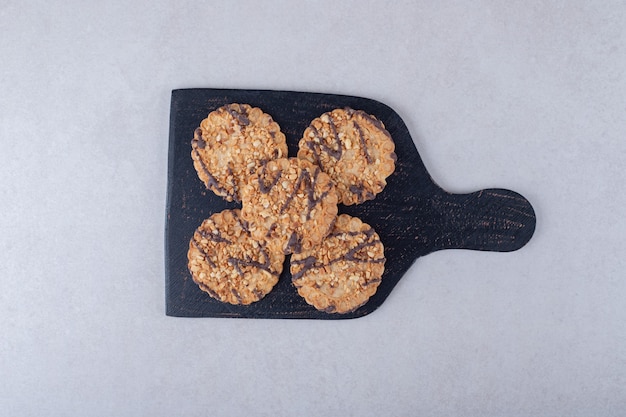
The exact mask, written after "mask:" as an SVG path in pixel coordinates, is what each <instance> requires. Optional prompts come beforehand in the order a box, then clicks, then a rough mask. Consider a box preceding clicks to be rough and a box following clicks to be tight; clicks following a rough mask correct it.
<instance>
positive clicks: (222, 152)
mask: <svg viewBox="0 0 626 417" xmlns="http://www.w3.org/2000/svg"><path fill="white" fill-rule="evenodd" d="M286 156H287V142H286V140H285V135H284V134H283V133H282V132H281V131H280V127H279V126H278V124H277V123H276V122H275V121H274V120H273V119H272V117H271V116H270V115H269V114H266V113H264V112H263V111H262V110H261V109H259V108H257V107H254V108H253V107H251V106H250V105H248V104H236V103H234V104H228V105H225V106H223V107H220V108H219V109H217V110H215V111H212V112H211V113H209V115H208V117H207V118H206V119H204V120H202V122H201V123H200V127H198V128H197V129H196V130H195V132H194V137H193V140H192V141H191V157H192V158H193V165H194V167H195V169H196V171H197V173H198V176H199V177H200V179H201V180H202V182H204V185H205V186H206V188H207V189H210V190H212V191H213V192H214V193H215V194H217V195H219V196H222V197H224V198H225V199H226V200H228V201H233V200H235V201H241V188H242V187H243V185H244V184H246V182H247V181H248V177H249V176H250V175H251V174H252V173H253V172H254V171H255V170H256V168H257V167H258V166H259V165H261V164H262V163H264V162H265V161H268V160H270V159H276V158H281V157H286Z"/></svg>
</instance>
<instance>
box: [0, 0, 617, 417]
mask: <svg viewBox="0 0 626 417" xmlns="http://www.w3.org/2000/svg"><path fill="white" fill-rule="evenodd" d="M624 21H626V4H625V3H624V2H623V1H613V0H608V1H600V0H589V1H582V0H573V1H569V2H544V1H538V0H531V1H517V0H516V1H511V2H503V3H501V4H500V3H498V2H492V1H486V0H478V1H476V2H448V1H445V2H438V1H422V2H410V1H394V2H390V1H362V2H359V1H343V2H334V1H332V2H331V1H317V2H312V1H311V2H292V1H266V2H254V1H233V2H217V1H215V2H213V1H209V2H196V1H159V0H156V1H151V2H148V1H135V2H123V1H119V0H114V1H109V2H99V3H98V4H95V3H93V2H79V1H57V2H44V1H31V2H21V1H12V0H3V1H2V2H1V3H0V33H1V34H2V36H0V56H1V57H2V62H1V63H0V87H1V91H2V94H1V95H0V140H1V145H2V146H1V148H0V149H1V151H0V179H1V182H0V213H1V216H0V230H1V231H2V234H1V237H0V333H1V335H2V342H1V343H0V375H2V377H1V378H0V409H1V410H3V411H2V414H6V415H15V416H40V415H50V416H56V415H86V416H111V415H116V416H136V415H151V416H171V415H185V416H195V415H197V416H204V415H207V413H210V414H211V415H229V416H246V415H250V416H252V415H254V416H278V415H285V416H287V415H302V416H306V415H355V416H363V417H366V416H380V415H397V416H405V415H429V416H450V415H464V416H502V415H507V416H529V415H532V416H557V415H567V416H588V415H602V416H618V415H623V414H622V413H623V410H624V409H626V388H625V387H626V325H625V323H626V304H625V302H624V300H626V278H625V275H626V274H625V273H624V270H626V262H625V257H624V256H623V245H624V243H625V239H624V235H625V234H626V223H625V222H624V220H623V218H622V217H623V214H622V213H623V207H624V206H625V204H626V196H625V195H626V193H625V189H624V186H623V183H624V180H625V179H626V178H625V174H624V167H625V165H626V140H625V136H626V116H625V115H626V77H624V74H625V73H626V46H625V45H626V26H625V25H624ZM186 87H216V88H217V87H219V88H255V89H257V88H263V89H287V90H297V91H316V92H327V93H337V94H350V95H360V96H364V97H369V98H373V99H377V100H380V101H382V102H384V103H386V104H388V105H390V106H391V107H393V108H394V109H395V110H396V111H397V112H398V113H399V114H400V115H401V117H402V118H403V120H404V121H405V122H406V124H407V126H408V128H409V130H410V132H411V135H412V137H413V139H414V140H415V142H416V145H417V148H418V149H419V151H420V154H421V156H422V159H423V160H424V162H425V164H426V166H427V168H428V170H429V172H430V173H431V174H432V175H433V177H434V178H435V180H436V181H437V182H438V183H439V184H440V185H441V186H442V187H444V188H446V189H447V190H448V191H452V192H470V191H474V190H477V189H480V188H487V187H504V188H510V189H512V190H515V191H518V192H520V193H521V194H523V195H524V196H526V197H527V198H528V199H529V200H530V201H531V202H532V203H533V205H534V207H535V209H536V211H537V216H538V222H537V231H536V233H535V236H534V237H533V239H532V240H531V241H530V243H529V244H528V245H527V246H525V247H524V248H522V249H521V250H519V251H517V252H512V253H507V254H502V253H483V252H473V251H461V250H459V251H443V252H438V253H435V254H431V255H428V256H426V257H424V258H420V259H419V260H418V261H417V262H416V263H415V264H414V265H413V267H412V268H411V269H410V270H409V273H408V274H407V276H405V278H404V279H403V280H402V281H401V282H400V283H399V284H398V286H397V287H396V288H395V289H394V290H393V292H392V294H391V295H390V297H389V298H388V299H387V300H386V301H385V303H384V304H383V306H382V307H381V308H380V309H378V310H377V311H376V312H374V313H373V314H371V315H369V316H366V317H363V318H360V319H356V320H344V321H288V320H245V319H241V320H234V319H180V318H172V317H166V316H165V301H164V259H163V257H164V242H163V239H164V222H165V191H166V171H167V142H168V123H169V100H170V92H171V90H172V89H176V88H186Z"/></svg>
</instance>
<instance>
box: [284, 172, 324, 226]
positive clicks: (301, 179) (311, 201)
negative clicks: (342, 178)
mask: <svg viewBox="0 0 626 417" xmlns="http://www.w3.org/2000/svg"><path fill="white" fill-rule="evenodd" d="M320 173H321V170H320V168H319V167H317V166H316V167H315V171H313V178H312V179H311V174H310V172H309V170H307V169H304V168H303V169H301V170H300V175H298V179H297V180H296V183H295V185H294V187H293V192H292V193H291V194H289V195H288V196H287V199H286V200H285V202H284V203H283V205H282V206H281V208H280V213H284V212H285V210H286V209H287V207H289V205H290V204H291V202H292V200H293V199H294V198H295V196H296V194H298V192H299V191H300V187H301V186H302V185H303V184H304V187H303V191H305V192H306V196H307V207H306V219H307V220H309V219H310V218H311V211H313V209H314V208H315V206H317V205H318V204H320V203H321V202H322V201H323V200H324V198H326V196H327V195H328V193H329V192H330V190H331V187H330V186H329V187H328V188H327V189H326V190H325V191H323V192H322V193H321V194H320V195H319V196H318V197H315V188H316V187H317V180H318V177H319V174H320Z"/></svg>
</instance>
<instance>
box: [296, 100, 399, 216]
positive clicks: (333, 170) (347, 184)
mask: <svg viewBox="0 0 626 417" xmlns="http://www.w3.org/2000/svg"><path fill="white" fill-rule="evenodd" d="M298 145H299V151H298V158H302V159H306V160H308V161H310V162H312V163H314V164H317V165H319V166H320V167H321V168H322V170H323V171H324V172H326V173H327V174H328V175H330V176H331V178H332V179H333V181H334V182H335V186H336V187H337V194H338V195H339V202H341V203H343V204H346V205H351V204H359V203H362V202H364V201H366V200H372V199H373V198H374V197H375V196H376V194H378V193H380V192H381V191H382V190H383V188H385V185H387V181H386V178H387V177H388V176H389V175H391V173H392V172H393V171H394V169H395V161H396V154H395V153H394V150H395V144H394V142H393V140H392V138H391V135H390V134H389V132H388V131H387V130H386V129H385V126H384V125H383V123H382V122H381V121H379V120H378V119H376V118H375V117H374V116H372V115H369V114H367V113H365V112H364V111H362V110H353V109H350V108H344V109H335V110H333V111H331V112H328V113H324V114H322V115H321V116H320V117H318V118H316V119H314V120H313V121H312V122H311V124H310V125H309V127H307V128H306V130H305V131H304V134H303V136H302V139H300V142H299V144H298Z"/></svg>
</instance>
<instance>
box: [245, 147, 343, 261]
mask: <svg viewBox="0 0 626 417" xmlns="http://www.w3.org/2000/svg"><path fill="white" fill-rule="evenodd" d="M242 204H243V208H242V209H241V216H242V217H243V218H244V219H245V220H246V221H248V222H250V225H251V226H250V227H251V230H253V236H255V237H256V238H259V239H268V240H272V241H273V242H276V244H277V245H278V246H279V247H280V249H281V250H282V251H283V253H284V254H290V253H294V252H300V251H301V250H306V249H310V248H312V247H313V246H315V245H317V244H319V243H320V242H321V241H322V239H323V238H324V237H325V236H326V235H327V234H328V233H329V232H330V229H331V226H332V224H333V222H334V220H335V218H336V216H337V194H336V192H335V187H334V185H333V182H332V181H331V179H330V177H329V176H328V175H326V174H325V173H324V172H322V170H321V169H320V168H319V167H318V166H316V165H313V164H311V163H310V162H308V161H305V160H303V159H298V158H288V159H287V158H282V159H276V160H273V161H269V162H267V163H266V164H264V165H263V166H262V167H261V168H259V169H258V170H257V172H256V173H255V174H253V175H252V176H251V177H250V180H249V181H248V184H247V185H246V187H244V191H243V193H242Z"/></svg>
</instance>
